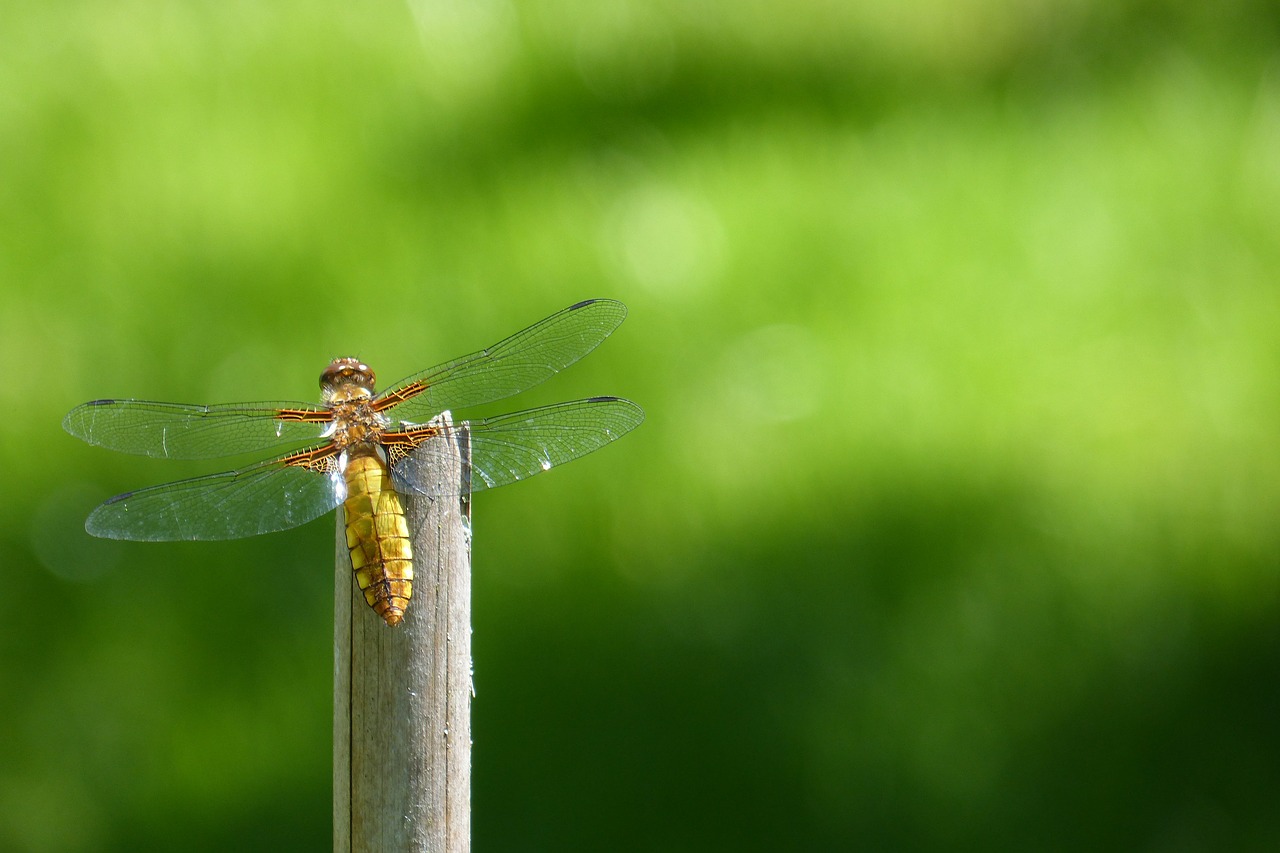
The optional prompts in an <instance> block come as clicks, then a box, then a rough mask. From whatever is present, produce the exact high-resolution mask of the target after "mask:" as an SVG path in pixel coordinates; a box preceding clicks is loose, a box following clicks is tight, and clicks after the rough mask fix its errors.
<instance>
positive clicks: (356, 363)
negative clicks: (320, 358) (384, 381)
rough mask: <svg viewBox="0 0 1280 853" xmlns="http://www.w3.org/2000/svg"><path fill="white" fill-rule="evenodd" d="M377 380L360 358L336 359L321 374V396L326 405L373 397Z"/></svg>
mask: <svg viewBox="0 0 1280 853" xmlns="http://www.w3.org/2000/svg"><path fill="white" fill-rule="evenodd" d="M376 382H377V378H376V377H375V376H374V373H373V371H372V370H371V369H370V368H369V365H367V364H365V363H363V362H361V361H360V360H359V359H358V358H335V359H334V360H333V361H332V362H330V364H329V366H328V367H326V368H325V369H324V373H321V374H320V394H321V399H322V400H323V401H324V402H325V403H335V402H341V401H344V400H357V399H360V398H367V397H372V396H373V389H374V385H375V383H376Z"/></svg>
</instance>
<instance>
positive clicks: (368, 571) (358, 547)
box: [343, 454, 413, 625]
mask: <svg viewBox="0 0 1280 853" xmlns="http://www.w3.org/2000/svg"><path fill="white" fill-rule="evenodd" d="M344 475H345V477H346V480H347V499H346V501H345V502H344V503H343V510H344V511H345V512H346V517H347V547H348V548H350V549H351V568H352V570H353V571H354V572H355V573H356V583H358V584H359V585H360V589H361V590H362V591H363V592H364V599H365V601H367V602H369V606H370V607H372V608H373V609H374V610H375V611H377V613H378V615H379V616H381V617H382V618H383V619H385V620H386V621H387V624H388V625H397V624H399V623H400V620H401V619H403V618H404V609H405V607H407V606H408V605H409V597H410V596H412V595H413V549H412V548H411V547H410V545H409V525H408V523H407V522H406V521H405V518H404V505H403V504H402V503H401V502H400V496H399V495H398V494H396V490H395V488H394V487H393V486H392V485H391V471H390V469H389V468H388V467H387V463H386V462H384V461H383V460H382V459H381V458H380V457H378V456H375V455H371V454H370V455H364V454H361V455H358V456H355V457H354V458H352V459H350V460H349V461H348V462H347V468H346V471H345V472H344Z"/></svg>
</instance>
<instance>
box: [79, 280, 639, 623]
mask: <svg viewBox="0 0 1280 853" xmlns="http://www.w3.org/2000/svg"><path fill="white" fill-rule="evenodd" d="M626 315H627V309H626V306H624V305H623V304H622V303H621V302H618V301H616V300H612V299H590V300H587V301H584V302H578V303H576V304H574V305H570V306H569V307H568V308H565V309H563V310H561V311H558V312H556V313H555V314H552V315H551V316H550V317H547V318H546V319H544V320H541V321H539V322H537V323H534V324H533V325H532V326H530V327H529V328H527V329H525V330H523V331H521V332H517V333H515V334H514V335H512V336H510V337H508V338H506V339H505V340H502V341H500V342H499V343H496V344H494V345H493V346H490V347H487V348H485V349H482V350H478V351H476V352H473V353H471V354H470V355H464V356H462V357H460V358H456V359H454V360H452V361H447V362H444V363H443V364H439V365H436V366H435V367H432V368H429V369H427V370H423V371H421V372H419V373H415V374H413V375H411V376H409V377H407V378H405V379H403V380H401V381H400V382H397V383H395V384H394V385H392V386H391V387H390V388H389V389H387V390H385V391H382V392H381V393H378V392H377V391H376V377H375V374H374V372H373V370H371V369H370V368H369V366H368V365H366V364H364V363H362V362H361V361H359V360H358V359H355V358H338V359H334V361H333V362H332V363H330V364H329V366H328V367H327V368H325V370H324V372H323V373H322V374H321V375H320V389H321V397H320V399H321V402H320V404H319V405H313V404H309V403H294V402H260V403H231V404H222V405H214V406H199V405H189V404H183V403H157V402H148V401H144V400H93V401H92V402H88V403H84V404H82V405H79V406H77V407H75V408H74V409H72V410H71V411H70V412H69V413H68V414H67V416H66V418H65V419H64V420H63V423H62V425H63V427H64V428H65V429H66V430H67V432H69V433H71V434H72V435H74V436H76V437H77V438H80V439H83V440H84V441H86V442H88V443H89V444H92V445H96V446H99V447H105V448H107V449H109V450H115V451H119V452H123V453H131V454H135V455H141V456H151V457H160V458H165V459H214V458H220V457H230V456H239V455H241V454H248V453H261V454H266V453H269V452H271V453H275V454H277V455H275V456H273V457H272V458H269V459H267V460H265V461H260V462H257V463H255V464H251V465H249V466H247V467H243V468H239V469H236V470H232V471H226V472H223V473H219V474H211V475H206V476H202V477H195V478H192V479H187V480H180V481H178V482H174V483H166V484H164V485H158V486H151V487H148V488H143V489H138V490H136V491H132V492H125V493H124V494H121V495H116V496H115V497H113V498H110V499H109V500H107V501H106V502H105V503H103V504H102V505H101V506H99V507H98V508H97V509H95V510H94V511H93V512H92V513H90V515H89V517H88V519H87V520H86V522H85V529H86V530H87V531H88V532H89V533H91V534H93V535H94V536H99V537H104V538H108V539H125V540H135V541H176V540H218V539H240V538H243V537H247V536H255V535H258V534H261V533H270V532H273V531H278V530H286V529H288V528H291V527H297V526H298V525H301V524H305V523H306V522H308V521H311V520H313V519H315V518H318V517H319V516H321V515H324V514H325V513H327V512H329V511H331V510H333V509H336V508H338V507H341V508H342V511H343V513H344V516H345V527H346V539H347V545H348V548H349V551H350V555H351V567H352V571H353V573H354V575H355V581H356V584H357V585H358V586H359V587H360V589H361V591H362V592H363V594H364V598H365V600H366V601H367V602H368V604H369V606H370V607H372V608H373V610H374V612H376V613H377V614H378V615H379V616H381V617H382V619H383V620H384V621H386V623H387V624H388V625H397V624H399V623H400V622H401V621H402V620H403V619H404V615H405V610H406V608H407V607H408V604H409V599H410V597H411V596H412V594H413V550H412V546H411V543H410V535H409V530H408V523H407V521H406V518H405V504H406V499H407V498H410V497H423V498H428V499H436V498H440V497H446V496H450V495H459V494H461V493H462V491H464V490H465V488H464V487H463V486H460V485H459V484H457V483H455V484H452V485H442V484H441V483H440V482H439V478H438V477H434V478H433V477H431V476H429V474H430V472H431V471H433V470H435V467H434V466H436V465H437V464H438V461H439V460H440V458H441V457H442V455H443V454H446V453H450V452H456V451H453V450H451V448H450V445H449V442H451V441H456V440H457V439H458V437H459V435H458V431H459V429H461V428H462V427H464V426H465V429H466V430H467V433H468V435H467V437H466V438H467V441H468V443H469V445H470V457H471V458H470V463H469V466H468V468H467V469H466V475H465V476H464V483H465V484H467V485H468V487H469V490H470V491H471V492H476V491H481V490H484V489H491V488H496V487H498V486H503V485H507V484H509V483H514V482H516V481H517V480H523V479H525V478H527V477H531V476H534V475H536V474H540V473H542V472H543V471H547V470H550V469H551V468H552V467H554V466H557V465H561V464H563V463H565V462H569V461H571V460H573V459H577V458H579V457H581V456H584V455H586V454H588V453H591V452H593V451H595V450H598V449H600V448H601V447H604V446H605V445H606V444H609V443H611V442H613V441H615V440H616V439H618V438H620V437H622V436H623V435H625V434H626V433H628V432H630V431H631V430H633V429H635V428H636V427H638V426H639V425H640V424H641V423H642V422H643V420H644V410H643V409H641V408H640V406H638V405H636V404H635V403H633V402H631V401H630V400H626V399H623V398H621V397H588V398H585V399H581V400H573V401H570V402H565V403H556V404H554V405H550V406H543V407H540V408H535V409H527V410H524V411H519V412H512V413H510V414H505V415H498V416H496V417H490V418H484V419H476V420H470V421H463V422H459V423H458V424H456V425H455V424H453V423H452V422H451V419H450V417H449V416H450V414H451V412H452V410H455V409H465V408H467V407H471V406H479V405H483V404H485V403H490V402H494V401H496V400H502V399H505V398H507V397H511V396H514V395H516V394H519V393H520V392H522V391H525V390H527V389H529V388H532V387H534V386H535V385H538V384H540V383H542V382H544V381H546V380H547V379H550V378H551V377H552V376H554V375H555V374H556V373H558V372H560V371H561V370H563V369H565V368H566V367H568V366H570V365H572V364H573V363H574V362H576V361H578V360H579V359H580V358H582V357H583V356H585V355H587V354H588V353H589V352H591V351H592V350H593V349H595V348H596V347H597V346H599V345H600V344H601V343H602V342H603V341H604V339H605V338H607V337H608V336H609V335H610V334H611V333H612V332H613V331H614V330H615V329H616V328H618V326H619V325H620V324H621V323H622V321H623V320H624V319H625V318H626Z"/></svg>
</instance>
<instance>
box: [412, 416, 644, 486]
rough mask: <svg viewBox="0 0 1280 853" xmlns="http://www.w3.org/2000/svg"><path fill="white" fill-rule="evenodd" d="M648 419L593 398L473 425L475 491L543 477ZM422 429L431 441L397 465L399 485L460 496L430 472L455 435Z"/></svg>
mask: <svg viewBox="0 0 1280 853" xmlns="http://www.w3.org/2000/svg"><path fill="white" fill-rule="evenodd" d="M643 421H644V410H643V409H641V408H640V407H639V406H637V405H636V404H635V403H633V402H631V401H630V400H623V399H621V398H619V397H591V398H589V399H586V400H575V401H573V402H571V403H558V404H556V405H554V406H544V407H542V408H538V409H529V410H527V411H523V412H512V413H511V414H509V415H501V416H499V417H496V418H487V419H485V420H475V421H469V422H468V426H469V427H470V433H471V436H470V442H471V491H473V492H478V491H481V490H483V489H493V488H497V487H498V486H505V485H507V484H508V483H514V482H515V481H517V480H523V479H525V478H527V477H532V476H534V475H535V474H541V473H542V472H543V471H548V470H550V469H551V468H553V467H555V466H557V465H562V464H564V463H565V462H569V461H572V460H574V459H577V458H578V457H580V456H585V455H586V454H588V453H591V452H592V451H594V450H599V449H600V448H601V447H604V446H605V445H606V444H608V443H609V442H611V441H615V440H617V439H619V438H621V437H622V436H624V435H626V434H627V433H628V432H630V431H631V430H633V429H635V428H636V427H638V426H639V425H640V424H641V423H642V422H643ZM420 429H421V430H422V432H423V434H424V435H427V436H428V437H427V438H425V439H424V440H423V441H422V443H421V444H419V445H418V446H417V447H416V448H415V449H414V450H413V452H412V453H410V454H409V455H408V456H406V457H405V458H404V459H402V460H401V461H399V462H397V463H396V464H395V465H394V466H393V467H392V475H393V477H394V478H395V481H396V485H397V487H398V488H400V489H401V491H405V492H414V493H417V494H420V495H424V496H426V497H444V496H447V495H452V494H456V493H457V490H455V489H447V490H446V489H442V488H441V487H439V486H436V485H428V484H430V483H431V478H430V477H429V476H428V472H429V471H430V470H431V469H432V467H433V466H434V465H436V464H437V456H438V454H441V453H445V452H447V447H446V442H447V441H448V440H449V436H448V435H442V434H441V430H440V428H439V427H422V428H420ZM408 432H410V433H412V432H413V430H409V431H408Z"/></svg>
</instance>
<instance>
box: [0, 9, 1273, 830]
mask: <svg viewBox="0 0 1280 853" xmlns="http://www.w3.org/2000/svg"><path fill="white" fill-rule="evenodd" d="M5 18H6V21H5V25H4V27H3V28H0V75H2V78H3V79H4V80H5V84H6V85H5V86H4V90H5V92H4V94H3V95H0V291H2V295H3V302H2V303H0V304H2V307H0V360H2V362H3V364H4V365H5V367H6V376H7V380H6V381H5V382H3V383H0V405H3V407H4V411H5V417H4V419H3V420H2V421H0V437H2V438H3V443H2V444H0V470H2V471H3V475H0V476H3V478H4V481H5V484H6V488H5V489H3V490H0V509H2V510H3V512H2V513H0V582H2V584H3V586H2V588H3V590H4V592H3V594H0V621H2V622H3V625H4V628H3V630H0V722H3V727H4V730H5V737H4V738H0V848H3V849H12V850H39V851H80V850H142V849H184V850H199V849H210V850H214V849H217V850H222V849H230V848H234V849H242V850H247V849H264V850H265V849H272V850H276V849H299V850H309V849H319V848H323V847H324V846H325V845H327V844H328V837H329V802H330V801H329V786H330V781H329V758H330V752H329V750H330V746H329V738H330V692H329V690H330V674H331V652H330V640H329V636H330V616H331V610H330V607H331V596H332V594H333V592H332V590H331V589H329V588H328V582H329V578H330V573H329V570H328V568H327V566H328V562H327V561H328V559H329V553H330V544H331V535H332V527H331V525H332V522H331V521H328V520H326V521H321V522H316V523H313V524H311V525H307V526H306V527H304V528H301V529H298V530H294V531H289V532H287V533H283V534H278V535H274V536H269V537H261V538H259V539H254V540H247V541H241V542H230V543H196V544H190V543H184V544H163V545H135V544H121V543H108V542H99V541H95V540H91V539H89V538H88V537H87V536H85V535H84V534H83V530H82V527H81V524H82V521H83V517H84V514H85V513H86V512H87V511H88V510H89V509H90V508H91V507H92V506H93V505H94V504H95V503H96V502H97V501H99V500H101V499H103V498H105V497H106V496H108V495H110V494H114V493H116V492H120V491H124V490H126V489H129V488H134V487H138V486H141V485H146V484H150V483H156V482H162V481H165V480H168V479H177V478H179V477H181V476H187V475H194V474H196V473H201V472H205V471H209V470H211V468H210V466H208V465H203V466H198V465H179V464H176V463H160V462H154V461H149V460H137V459H132V458H124V457H117V456H115V455H113V454H110V453H107V452H105V451H101V450H97V449H94V448H90V447H86V446H83V445H80V444H79V443H78V442H76V441H75V440H74V439H72V438H70V437H69V436H66V435H65V434H63V433H62V432H61V430H60V429H59V428H58V424H59V422H60V419H61V417H62V415H63V413H64V412H65V411H66V410H67V409H69V408H70V407H71V406H73V405H74V404H76V403H79V402H81V401H84V400H88V399H93V398H99V397H108V396H134V397H144V398H152V399H169V400H180V401H190V402H221V401H234V400H240V399H304V400H305V399H311V398H313V397H314V395H315V388H314V380H313V379H312V378H311V377H314V376H315V375H317V374H318V372H319V370H320V368H321V367H322V366H323V365H324V364H325V363H327V361H328V360H329V359H330V358H332V357H334V356H336V355H346V354H354V355H358V356H360V357H361V358H363V359H364V360H365V361H367V362H369V363H371V364H372V365H374V366H375V368H377V369H378V370H379V372H380V375H381V376H383V377H384V378H391V379H393V378H395V377H397V376H400V375H404V374H408V373H411V372H413V371H415V370H418V369H421V368H423V367H425V366H427V365H429V364H431V363H434V362H436V361H440V360H443V359H445V358H448V357H451V356H454V355H457V354H459V353H463V352H468V351H470V350H472V349H475V348H476V347H478V346H482V345H485V344H487V343H491V342H493V341H494V340H497V339H498V338H499V337H501V336H503V335H505V334H507V333H509V332H511V331H514V330H516V329H518V328H520V327H521V326H523V325H526V324H528V323H530V322H533V321H534V320H537V319H539V318H540V317H542V316H545V315H547V314H550V313H551V312H552V311H554V310H556V309H557V308H560V307H563V306H564V305H567V304H569V303H571V302H574V301H577V300H579V299H582V298H586V297H591V296H612V297H617V298H620V299H622V300H623V301H625V302H627V303H628V305H629V306H630V307H631V312H632V313H631V318H630V319H629V321H628V322H627V323H626V324H625V325H624V326H623V327H622V329H621V330H620V331H619V332H618V333H617V334H616V335H615V336H614V337H613V338H612V339H611V340H610V341H609V342H607V343H606V345H605V346H604V347H603V348H602V349H601V350H599V351H598V352H597V353H595V354H593V355H592V356H591V357H590V358H588V359H586V360H585V361H583V362H582V363H580V364H578V365H576V366H574V367H573V368H572V370H571V371H568V372H566V373H565V374H564V375H563V376H562V377H558V378H557V379H556V380H555V381H554V382H552V383H548V385H547V386H545V387H542V388H539V389H537V390H536V391H534V392H532V393H530V394H528V395H525V397H526V398H527V399H521V400H519V401H518V402H517V403H516V404H515V405H522V404H527V405H532V404H536V403H540V402H551V401H554V400H556V399H569V398H572V397H577V396H584V395H587V394H596V393H613V394H621V395H624V396H628V397H631V398H633V399H636V400H638V401H639V402H641V403H642V404H643V405H644V406H645V407H646V409H647V411H648V421H647V423H646V424H645V425H644V426H643V427H642V428H641V429H640V430H639V431H637V432H636V433H635V434H634V435H632V436H629V437H628V438H627V439H626V440H625V441H623V442H622V443H620V444H618V445H617V446H616V447H612V448H610V449H608V450H606V451H604V452H602V453H600V454H598V455H595V456H592V457H591V458H589V459H587V460H583V461H581V462H578V463H575V465H573V466H571V467H569V468H566V469H564V470H558V471H555V472H553V473H552V474H549V475H547V476H545V477H539V478H537V479H536V480H534V481H532V482H530V483H526V484H522V485H520V486H517V487H513V488H510V489H503V490H499V491H497V492H494V493H493V494H492V495H487V494H486V495H484V496H483V497H482V498H481V499H479V500H478V501H477V504H476V522H475V527H476V538H475V543H474V563H475V590H476V598H475V627H476V630H475V638H474V649H475V657H476V684H477V695H476V700H475V705H474V722H473V729H474V736H475V741H476V744H475V809H474V837H475V842H476V846H477V848H478V849H498V850H540V849H545V850H599V849H610V850H658V849H661V850H717V849H720V850H752V849H756V850H777V849H808V850H834V849H855V848H864V847H865V848H871V849H925V850H927V849H939V850H943V849H946V850H949V849H956V848H957V847H962V846H971V847H973V846H976V847H978V848H980V849H1082V848H1085V847H1090V848H1097V847H1102V848H1109V849H1134V848H1146V849H1274V848H1275V847H1276V846H1277V845H1278V844H1280V818H1277V816H1276V814H1275V809H1274V803H1275V801H1276V798H1277V796H1278V795H1280V770H1278V769H1277V768H1278V767H1280V763H1277V762H1276V761H1275V756H1276V755H1277V754H1278V753H1280V734H1277V720H1280V595H1278V592H1280V579H1278V574H1277V570H1278V569H1280V561H1278V560H1277V553H1278V552H1277V548H1278V546H1280V535H1278V533H1277V531H1278V530H1280V527H1278V526H1277V524H1276V520H1275V519H1276V516H1277V509H1278V508H1280V501H1278V497H1280V496H1278V493H1277V491H1278V488H1280V486H1278V484H1280V476H1277V475H1278V474H1280V458H1278V452H1277V442H1276V435H1277V427H1280V383H1277V381H1276V379H1277V367H1278V366H1280V336H1277V335H1276V331H1275V330H1276V329H1277V328H1280V295H1278V289H1277V283H1278V282H1277V273H1278V272H1280V213H1278V211H1280V18H1278V17H1277V15H1276V12H1275V9H1274V7H1273V6H1272V5H1270V4H1265V3H1260V2H1249V1H1248V0H1239V2H1233V3H1228V4H1210V5H1206V6H1203V7H1201V6H1199V5H1195V4H1183V3H1177V2H1173V0H1146V2H1130V3H1119V4H1104V3H1099V2H1089V1H1088V0H1079V2H1071V3H1060V4H1048V3H1040V2H1030V0H965V2H962V3H959V4H955V3H941V2H937V0H932V1H931V2H924V3H920V4H914V5H913V6H911V7H909V8H905V7H903V6H901V4H893V3H868V4H828V3H819V2H802V3H799V4H792V5H791V6H787V7H782V6H780V5H779V4H776V3H764V2H758V0H750V1H749V2H736V3H727V2H711V3H699V4H681V3H673V2H665V1H664V2H656V3H649V4H642V3H638V2H632V0H608V2H602V3H587V2H580V1H579V2H569V1H568V0H561V2H547V3H536V4H534V3H512V2H508V0H476V2H461V0H411V2H409V3H398V2H386V3H362V4H341V3H335V2H320V3H315V2H311V3H300V2H281V3H273V4H256V3H245V2H230V3H217V4H214V3H185V4H168V5H159V6H157V5H155V4H145V3H127V2H126V3H111V4H95V3H85V2H74V0H53V2H41V3H33V2H18V3H14V4H11V9H10V10H9V11H7V12H6V15H5ZM513 407H514V406H513Z"/></svg>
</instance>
